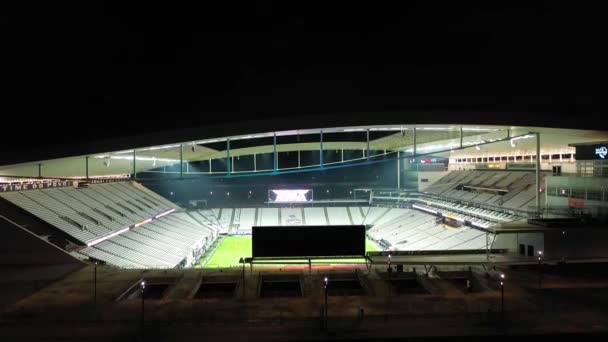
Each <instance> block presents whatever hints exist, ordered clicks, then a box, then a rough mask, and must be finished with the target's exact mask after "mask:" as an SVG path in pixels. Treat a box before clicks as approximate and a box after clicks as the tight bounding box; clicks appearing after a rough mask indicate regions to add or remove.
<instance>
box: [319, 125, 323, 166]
mask: <svg viewBox="0 0 608 342" xmlns="http://www.w3.org/2000/svg"><path fill="white" fill-rule="evenodd" d="M319 165H320V166H321V167H323V131H321V136H320V138H319Z"/></svg>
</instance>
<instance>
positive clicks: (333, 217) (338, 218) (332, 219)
mask: <svg viewBox="0 0 608 342" xmlns="http://www.w3.org/2000/svg"><path fill="white" fill-rule="evenodd" d="M326 210H327V217H329V224H330V225H349V224H352V222H351V220H350V218H349V215H348V210H347V209H346V207H327V208H326Z"/></svg>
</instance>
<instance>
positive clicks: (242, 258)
mask: <svg viewBox="0 0 608 342" xmlns="http://www.w3.org/2000/svg"><path fill="white" fill-rule="evenodd" d="M241 262H242V263H243V299H245V257H241Z"/></svg>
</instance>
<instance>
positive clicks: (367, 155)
mask: <svg viewBox="0 0 608 342" xmlns="http://www.w3.org/2000/svg"><path fill="white" fill-rule="evenodd" d="M366 139H367V152H366V153H365V156H366V157H367V160H369V128H368V129H367V138H366Z"/></svg>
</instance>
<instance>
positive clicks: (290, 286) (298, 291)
mask: <svg viewBox="0 0 608 342" xmlns="http://www.w3.org/2000/svg"><path fill="white" fill-rule="evenodd" d="M303 295H304V291H303V286H302V278H301V277H300V275H289V274H277V275H275V274H267V275H262V276H261V277H260V278H259V281H258V296H259V297H261V298H274V297H303Z"/></svg>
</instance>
